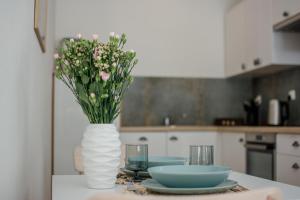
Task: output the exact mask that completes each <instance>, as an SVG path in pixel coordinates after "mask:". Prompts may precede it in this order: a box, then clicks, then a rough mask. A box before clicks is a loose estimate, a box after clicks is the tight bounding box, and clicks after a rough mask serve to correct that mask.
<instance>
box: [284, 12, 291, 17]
mask: <svg viewBox="0 0 300 200" xmlns="http://www.w3.org/2000/svg"><path fill="white" fill-rule="evenodd" d="M282 16H283V17H288V16H290V13H289V12H287V11H284V12H283V13H282Z"/></svg>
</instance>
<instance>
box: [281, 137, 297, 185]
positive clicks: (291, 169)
mask: <svg viewBox="0 0 300 200" xmlns="http://www.w3.org/2000/svg"><path fill="white" fill-rule="evenodd" d="M276 144H277V154H276V177H277V181H280V182H284V183H288V184H291V185H297V186H300V135H288V134H277V143H276Z"/></svg>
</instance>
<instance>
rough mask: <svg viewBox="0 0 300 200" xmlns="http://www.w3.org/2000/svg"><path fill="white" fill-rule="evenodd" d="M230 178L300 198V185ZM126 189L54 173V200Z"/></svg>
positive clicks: (83, 199)
mask: <svg viewBox="0 0 300 200" xmlns="http://www.w3.org/2000/svg"><path fill="white" fill-rule="evenodd" d="M229 179H231V180H235V181H237V182H238V183H239V184H240V185H241V186H244V187H246V188H248V189H261V188H265V187H277V188H280V189H281V191H282V192H283V195H284V199H286V200H295V199H299V200H300V187H296V186H291V185H287V184H283V183H279V182H275V181H270V180H266V179H262V178H257V177H254V176H249V175H246V174H241V173H237V172H232V173H231V175H230V176H229ZM122 190H124V186H120V185H118V186H116V187H115V188H113V189H109V190H94V189H88V188H87V185H86V181H85V176H82V175H54V176H53V182H52V200H66V199H72V200H87V199H88V198H89V197H91V196H94V195H95V194H99V193H103V192H105V193H110V192H111V193H116V192H117V193H118V192H121V191H122Z"/></svg>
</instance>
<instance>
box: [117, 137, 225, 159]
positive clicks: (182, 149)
mask: <svg viewBox="0 0 300 200" xmlns="http://www.w3.org/2000/svg"><path fill="white" fill-rule="evenodd" d="M120 139H121V142H122V143H123V144H148V151H149V155H150V156H151V155H152V156H155V155H156V156H182V157H186V158H188V157H189V147H190V145H213V146H214V163H215V164H221V153H220V152H221V150H220V147H221V145H220V143H221V141H220V138H219V134H218V133H216V132H169V133H167V132H161V133H156V132H153V133H150V132H145V133H142V132H140V133H121V134H120Z"/></svg>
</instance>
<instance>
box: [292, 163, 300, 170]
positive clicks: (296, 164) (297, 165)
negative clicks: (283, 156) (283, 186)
mask: <svg viewBox="0 0 300 200" xmlns="http://www.w3.org/2000/svg"><path fill="white" fill-rule="evenodd" d="M292 168H293V169H299V168H300V166H299V164H298V163H294V164H293V165H292Z"/></svg>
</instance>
